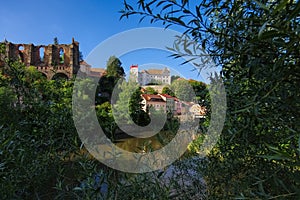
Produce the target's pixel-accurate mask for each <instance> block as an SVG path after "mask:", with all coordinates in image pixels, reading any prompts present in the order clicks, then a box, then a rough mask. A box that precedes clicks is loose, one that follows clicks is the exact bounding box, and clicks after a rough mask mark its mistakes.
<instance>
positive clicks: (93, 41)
mask: <svg viewBox="0 0 300 200" xmlns="http://www.w3.org/2000/svg"><path fill="white" fill-rule="evenodd" d="M122 8H123V1H121V0H111V1H104V0H102V1H101V0H50V1H41V0H27V1H24V0H10V1H3V2H1V7H0V40H1V41H3V40H4V39H5V38H6V39H7V40H8V41H10V42H13V43H33V44H36V45H38V44H51V43H53V38H54V37H57V38H58V41H59V43H62V44H68V43H71V41H72V37H74V38H75V40H76V41H78V42H79V43H80V51H81V52H82V53H83V56H84V58H87V57H88V55H89V54H90V53H91V52H92V50H93V49H94V48H96V47H97V45H99V44H101V43H102V42H103V41H105V40H107V39H108V38H110V37H112V36H114V35H115V34H118V33H120V32H123V31H127V30H130V29H134V28H143V27H162V26H160V25H159V24H150V23H148V22H147V20H146V21H145V22H143V23H140V24H139V23H138V21H139V18H138V17H130V18H129V19H123V20H121V21H120V20H119V18H120V13H118V11H120V10H121V9H122ZM177 30H180V29H177ZM145 39H147V38H145ZM112 48H118V46H117V45H115V46H113V47H112ZM169 54H170V53H169V52H167V51H162V50H153V49H145V50H139V51H132V52H129V53H127V54H126V55H123V56H121V57H120V60H121V61H122V63H123V67H124V69H125V71H128V70H129V67H130V65H131V64H138V65H139V66H149V65H148V64H149V63H158V64H160V65H166V66H168V67H171V68H173V69H175V70H177V71H179V73H180V74H181V75H182V76H184V77H186V78H193V79H196V80H201V78H199V77H198V76H197V72H195V71H192V69H193V67H192V66H180V63H181V62H182V61H183V60H174V59H173V58H169V57H168V55H169ZM107 59H108V58H107ZM92 65H93V67H102V68H105V62H104V63H103V62H102V63H92Z"/></svg>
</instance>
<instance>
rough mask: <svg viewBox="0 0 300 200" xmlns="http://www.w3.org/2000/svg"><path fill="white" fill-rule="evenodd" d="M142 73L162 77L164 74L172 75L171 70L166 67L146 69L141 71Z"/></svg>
mask: <svg viewBox="0 0 300 200" xmlns="http://www.w3.org/2000/svg"><path fill="white" fill-rule="evenodd" d="M141 73H147V74H151V75H161V74H164V73H170V70H169V69H168V68H166V67H165V68H164V69H144V70H142V71H141Z"/></svg>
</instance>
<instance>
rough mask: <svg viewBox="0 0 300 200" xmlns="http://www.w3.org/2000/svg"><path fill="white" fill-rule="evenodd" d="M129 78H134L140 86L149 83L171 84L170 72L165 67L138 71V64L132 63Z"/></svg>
mask: <svg viewBox="0 0 300 200" xmlns="http://www.w3.org/2000/svg"><path fill="white" fill-rule="evenodd" d="M130 78H133V79H135V80H136V81H137V82H138V83H139V84H140V85H142V86H143V85H147V84H149V83H157V84H161V85H167V84H169V85H170V84H171V74H170V70H169V69H168V68H167V67H165V68H163V69H144V70H142V71H140V72H139V70H138V65H132V66H131V67H130Z"/></svg>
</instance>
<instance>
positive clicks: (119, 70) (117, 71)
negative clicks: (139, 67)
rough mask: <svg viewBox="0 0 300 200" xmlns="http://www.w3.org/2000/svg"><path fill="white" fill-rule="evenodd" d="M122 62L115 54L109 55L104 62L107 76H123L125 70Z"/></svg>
mask: <svg viewBox="0 0 300 200" xmlns="http://www.w3.org/2000/svg"><path fill="white" fill-rule="evenodd" d="M121 65H122V62H121V61H120V59H119V58H117V57H115V56H111V57H109V59H108V61H107V64H106V72H107V76H113V77H117V78H121V77H124V76H125V72H124V69H123V67H122V66H121Z"/></svg>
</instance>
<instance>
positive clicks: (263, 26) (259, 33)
mask: <svg viewBox="0 0 300 200" xmlns="http://www.w3.org/2000/svg"><path fill="white" fill-rule="evenodd" d="M268 23H269V21H266V22H265V23H264V24H263V25H262V26H261V27H260V29H259V32H258V38H260V37H261V35H262V33H263V32H264V30H265V29H266V26H267V24H268Z"/></svg>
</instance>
